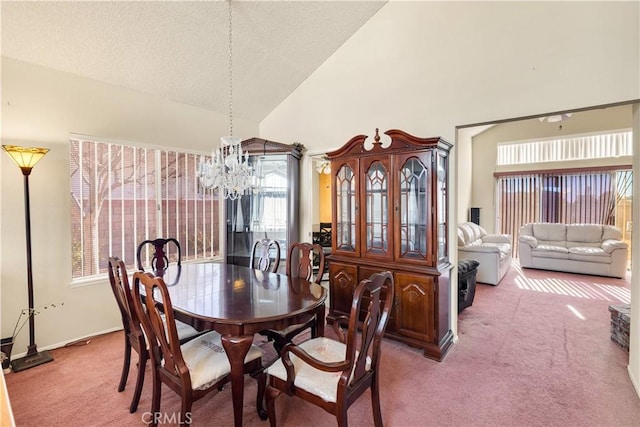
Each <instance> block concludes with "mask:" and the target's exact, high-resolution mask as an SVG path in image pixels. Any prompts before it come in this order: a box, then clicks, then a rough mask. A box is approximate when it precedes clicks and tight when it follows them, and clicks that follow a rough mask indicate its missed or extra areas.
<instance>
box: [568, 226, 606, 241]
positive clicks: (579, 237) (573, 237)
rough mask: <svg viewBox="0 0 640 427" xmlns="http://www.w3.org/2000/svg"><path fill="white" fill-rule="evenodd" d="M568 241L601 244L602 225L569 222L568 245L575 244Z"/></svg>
mask: <svg viewBox="0 0 640 427" xmlns="http://www.w3.org/2000/svg"><path fill="white" fill-rule="evenodd" d="M568 242H584V243H597V244H598V246H600V242H602V226H601V225H598V224H568V225H567V246H574V245H569V243H568ZM576 246H580V245H576Z"/></svg>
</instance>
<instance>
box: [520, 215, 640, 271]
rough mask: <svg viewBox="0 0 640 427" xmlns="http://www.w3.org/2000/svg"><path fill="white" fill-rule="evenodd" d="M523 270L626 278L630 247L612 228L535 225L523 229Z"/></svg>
mask: <svg viewBox="0 0 640 427" xmlns="http://www.w3.org/2000/svg"><path fill="white" fill-rule="evenodd" d="M518 244H519V258H520V266H521V267H524V268H538V269H542V270H555V271H566V272H569V273H580V274H591V275H596V276H609V277H619V278H622V277H625V274H626V272H627V256H628V255H627V253H628V250H629V247H628V245H627V243H625V242H623V241H622V233H621V232H620V230H619V229H617V228H616V227H614V226H612V225H599V224H553V223H546V222H545V223H532V224H525V225H523V226H522V227H521V228H520V232H519V236H518Z"/></svg>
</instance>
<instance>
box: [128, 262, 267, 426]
mask: <svg viewBox="0 0 640 427" xmlns="http://www.w3.org/2000/svg"><path fill="white" fill-rule="evenodd" d="M133 282H134V286H133V301H134V304H133V305H134V307H135V310H136V313H137V315H138V317H139V318H140V320H141V323H142V327H143V329H144V330H145V332H146V335H147V337H148V338H149V343H150V345H149V349H150V351H149V352H150V354H151V361H152V365H153V370H152V371H151V372H152V376H153V388H152V398H151V413H152V414H158V413H160V398H161V390H162V384H163V383H164V384H165V385H167V386H168V387H169V388H170V389H171V390H173V391H175V392H176V393H177V394H178V395H179V396H180V400H181V409H180V414H179V419H180V424H183V423H187V424H188V423H190V422H191V421H192V419H191V415H190V414H191V406H192V404H193V402H194V401H196V400H198V399H200V398H201V397H203V396H205V395H207V394H208V393H210V392H216V391H219V390H222V386H223V385H224V384H225V383H227V382H229V381H230V375H229V374H230V373H231V366H230V364H229V360H228V357H227V354H226V352H225V350H224V348H223V346H222V336H221V335H220V334H219V333H218V332H216V331H209V332H207V333H205V334H203V335H199V336H198V337H196V338H194V339H192V340H191V341H189V342H187V343H184V344H181V343H180V340H179V338H178V334H177V329H176V321H175V317H174V314H173V306H172V304H171V298H170V296H169V291H168V288H167V285H166V284H165V282H164V280H162V277H154V276H152V275H151V274H149V273H145V272H142V271H139V272H136V273H135V274H134V275H133ZM141 286H142V287H143V288H144V297H142V298H141V292H140V287H141ZM143 301H144V302H143ZM143 304H144V305H143ZM161 307H162V309H163V310H164V316H165V317H166V322H163V320H162V317H163V312H162V311H161V310H160V308H161ZM261 368H262V351H261V350H260V348H258V347H257V346H255V345H251V348H250V349H249V352H248V353H247V356H246V357H245V364H244V371H245V373H249V374H251V373H256V372H260V370H261ZM262 380H263V379H262ZM263 384H264V383H263ZM258 389H259V393H264V391H263V390H264V387H263V386H261V387H258ZM257 409H258V412H259V413H261V412H262V408H261V405H260V403H258V406H257ZM152 423H153V425H154V426H155V425H156V423H157V419H156V417H153V418H152Z"/></svg>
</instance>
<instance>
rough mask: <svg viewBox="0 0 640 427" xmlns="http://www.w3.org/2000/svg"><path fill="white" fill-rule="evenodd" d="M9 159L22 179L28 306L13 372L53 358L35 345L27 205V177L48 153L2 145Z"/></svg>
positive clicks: (28, 209)
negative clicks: (25, 334) (22, 352)
mask: <svg viewBox="0 0 640 427" xmlns="http://www.w3.org/2000/svg"><path fill="white" fill-rule="evenodd" d="M2 148H3V149H4V150H5V151H6V152H7V154H8V155H9V156H10V157H11V159H12V160H13V161H14V162H15V163H16V164H17V165H18V167H19V168H20V170H21V171H22V175H23V177H24V223H25V233H26V245H27V292H28V304H29V312H28V316H29V347H27V355H26V356H24V357H22V358H20V359H16V360H14V361H13V362H12V363H11V365H12V368H13V370H14V372H19V371H23V370H25V369H29V368H33V367H34V366H38V365H41V364H43V363H47V362H51V361H52V360H53V357H51V355H50V354H49V352H48V351H41V352H39V351H38V346H37V345H36V328H35V319H34V317H35V304H34V298H33V269H32V266H31V207H30V204H29V175H30V174H31V170H32V169H33V167H34V166H35V164H36V163H37V162H38V161H39V160H40V159H41V158H42V157H43V156H44V155H45V154H47V152H48V151H49V150H48V149H46V148H26V147H18V146H15V145H3V146H2Z"/></svg>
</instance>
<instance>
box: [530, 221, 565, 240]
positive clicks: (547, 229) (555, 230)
mask: <svg viewBox="0 0 640 427" xmlns="http://www.w3.org/2000/svg"><path fill="white" fill-rule="evenodd" d="M533 236H534V237H535V238H536V239H538V240H544V241H547V242H565V241H566V240H567V226H566V225H564V224H551V223H546V222H543V223H536V224H533ZM556 246H564V244H561V245H556Z"/></svg>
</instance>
